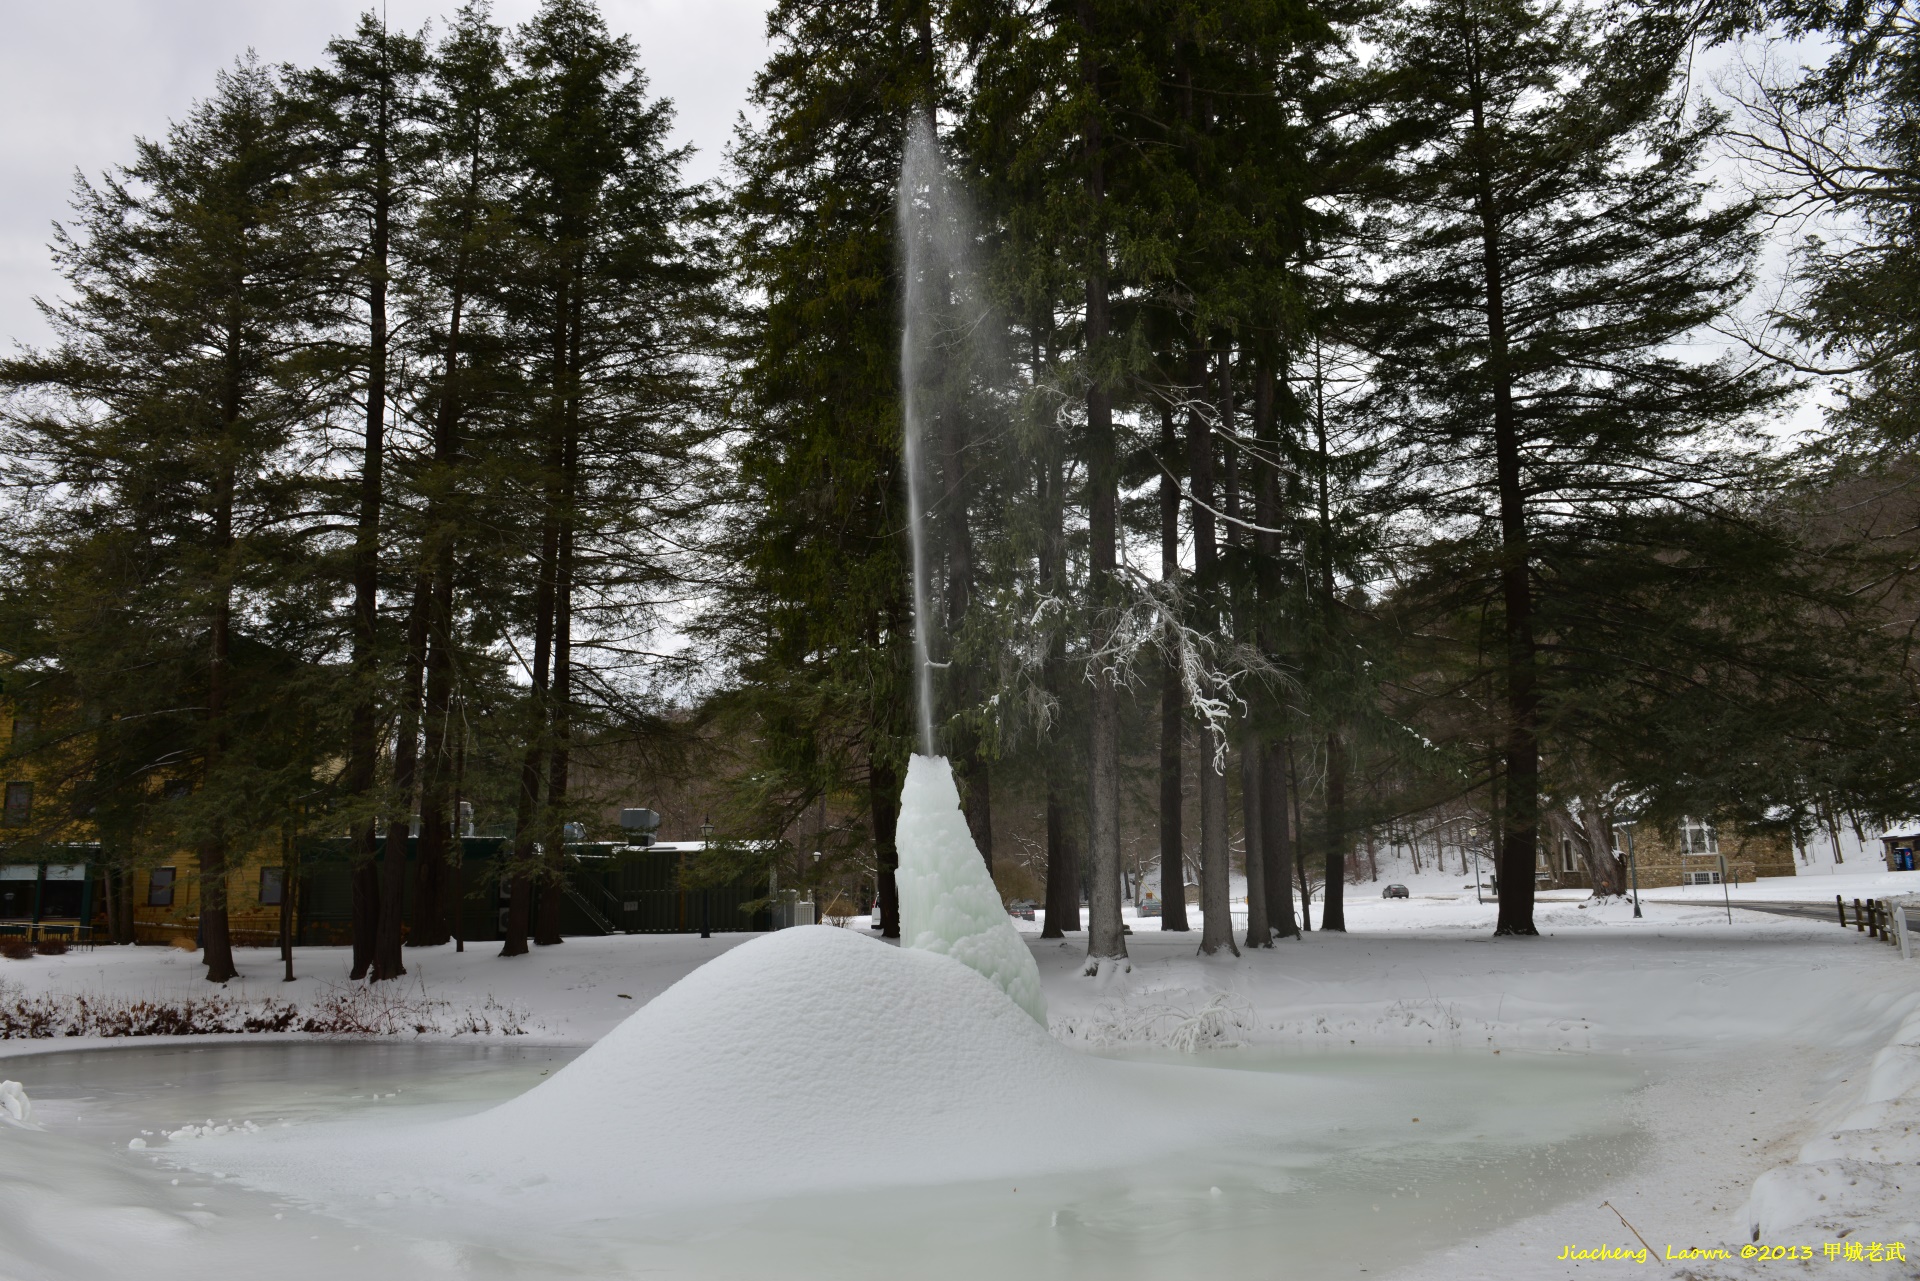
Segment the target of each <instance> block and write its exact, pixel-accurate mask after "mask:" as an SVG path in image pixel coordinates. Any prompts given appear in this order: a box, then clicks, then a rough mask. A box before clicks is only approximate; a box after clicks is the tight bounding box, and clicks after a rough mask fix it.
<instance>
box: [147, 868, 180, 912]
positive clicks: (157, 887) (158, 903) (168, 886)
mask: <svg viewBox="0 0 1920 1281" xmlns="http://www.w3.org/2000/svg"><path fill="white" fill-rule="evenodd" d="M162 873H165V875H166V880H165V881H164V882H162V881H161V880H160V879H159V878H160V876H161V874H162ZM179 887H180V869H179V868H177V867H156V868H153V869H152V870H150V871H149V872H148V873H147V906H148V907H172V906H173V893H174V891H175V890H176V889H178V888H179ZM162 893H164V894H165V895H166V898H164V899H161V898H157V897H155V896H156V895H159V894H162Z"/></svg>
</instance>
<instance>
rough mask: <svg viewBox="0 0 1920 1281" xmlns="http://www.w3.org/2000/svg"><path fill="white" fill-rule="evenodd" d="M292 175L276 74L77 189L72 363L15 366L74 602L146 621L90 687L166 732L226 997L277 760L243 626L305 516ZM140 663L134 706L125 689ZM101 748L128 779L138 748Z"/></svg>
mask: <svg viewBox="0 0 1920 1281" xmlns="http://www.w3.org/2000/svg"><path fill="white" fill-rule="evenodd" d="M294 156H295V151H294V148H293V146H292V142H291V138H290V136H289V124H288V120H287V117H286V115H285V113H284V112H283V111H282V110H281V100H280V94H279V86H278V85H277V84H276V82H275V79H274V77H273V76H272V75H271V74H270V73H269V72H268V71H266V70H265V69H264V68H262V67H260V66H259V65H258V64H256V63H251V62H245V63H241V64H238V65H237V66H236V67H235V68H233V69H232V70H230V71H227V72H223V73H222V74H221V76H220V77H219V80H218V81H217V84H216V88H215V92H214V94H213V96H212V97H211V98H209V99H208V100H206V101H205V102H203V103H200V104H199V105H197V106H196V107H195V109H194V110H193V111H192V113H190V114H189V115H188V117H187V118H186V120H184V121H183V122H181V123H180V124H177V125H175V126H173V127H172V128H171V129H170V130H169V131H168V134H167V136H166V137H165V139H163V140H160V141H150V140H142V141H140V142H139V143H138V144H137V155H136V159H135V160H134V161H133V163H131V164H130V165H127V166H125V167H124V168H123V169H120V170H118V171H116V172H115V173H114V174H113V175H111V176H110V177H108V178H106V179H105V180H104V181H102V182H101V183H99V184H98V185H95V184H91V183H87V182H85V181H82V182H81V183H80V185H79V187H78V190H77V192H76V196H75V214H76V217H75V224H74V230H73V231H71V232H68V231H64V230H63V231H62V232H61V233H60V234H59V238H58V241H57V245H56V251H57V257H58V262H59V265H60V267H61V270H62V272H63V274H64V275H65V276H66V278H67V281H68V284H69V287H70V289H71V290H72V297H71V298H70V299H69V300H68V301H67V302H65V303H63V304H61V305H58V306H54V307H50V308H49V309H48V315H49V318H50V320H51V321H52V322H53V324H54V327H55V332H56V334H57V335H58V338H59V342H58V345H57V346H56V347H55V348H54V350H52V351H51V352H48V353H46V354H43V355H35V356H28V357H23V358H20V359H17V360H13V361H10V362H8V363H7V364H6V366H5V367H4V377H5V381H6V382H7V384H8V385H10V386H11V387H13V388H15V389H18V390H22V391H29V392H32V393H35V397H36V399H30V400H26V401H21V402H16V403H17V408H18V412H17V413H16V415H15V416H14V417H13V418H12V431H13V433H14V439H13V441H12V442H10V443H11V445H12V449H11V452H12V454H13V455H14V457H15V458H16V460H19V465H22V466H24V467H25V468H27V469H28V470H29V471H30V472H31V473H32V479H33V483H34V484H35V485H36V486H37V487H39V488H40V489H41V492H42V493H43V494H45V495H46V498H47V501H48V502H49V503H50V504H51V505H52V507H51V508H50V510H54V509H59V510H61V511H62V518H63V519H65V520H68V521H72V522H77V523H78V524H79V525H91V526H93V532H94V533H95V534H96V535H97V537H92V538H89V539H88V540H86V545H85V546H79V547H74V548H73V550H74V551H75V552H76V553H77V554H76V556H75V558H74V559H73V560H72V561H70V562H69V564H70V565H71V567H72V568H71V572H70V573H69V574H67V575H63V580H64V582H65V583H66V584H69V585H72V586H75V587H78V588H80V589H81V590H82V591H84V592H86V593H87V594H86V596H84V597H82V600H84V601H86V602H88V603H89V604H90V605H91V607H92V608H94V609H96V610H98V609H112V608H114V607H111V606H108V605H107V604H106V603H105V602H104V601H102V600H101V599H100V598H99V596H98V595H96V594H95V593H98V592H100V591H103V590H105V591H116V590H127V591H129V593H130V594H129V595H128V596H127V597H126V598H125V599H127V600H129V601H131V602H133V604H134V613H133V615H132V617H133V618H134V619H135V620H136V624H137V625H136V627H135V628H134V629H133V630H132V631H131V632H123V633H121V635H122V637H123V638H124V641H125V643H126V646H127V647H125V648H117V649H116V650H114V651H112V652H106V653H102V652H99V651H96V653H95V656H94V657H93V658H92V659H91V660H89V661H87V662H85V663H83V664H82V666H84V667H86V668H90V669H91V670H92V671H94V672H96V673H102V674H111V673H112V672H113V671H114V670H115V669H119V671H120V672H121V673H122V675H120V676H119V677H118V678H117V679H116V680H115V681H114V683H115V684H117V685H118V686H119V689H118V691H117V693H115V694H113V695H110V696H109V697H107V698H105V699H103V705H101V706H100V708H99V711H100V713H101V714H103V715H106V716H113V715H120V716H122V717H123V718H124V717H126V716H131V715H134V714H137V713H141V712H146V711H151V710H160V711H162V712H163V714H164V720H165V722H166V723H167V725H168V728H169V729H171V730H172V731H173V734H174V737H173V738H172V741H171V742H170V743H169V744H168V746H167V748H166V750H165V752H164V755H161V756H159V757H158V758H157V759H159V760H161V761H164V762H165V764H164V765H163V767H162V768H164V769H165V770H166V771H167V776H169V777H172V778H174V779H176V780H178V782H179V783H180V784H181V785H182V786H181V787H180V791H181V792H182V795H180V796H178V797H177V798H176V799H175V800H174V802H173V803H172V804H173V808H171V810H170V812H169V814H168V820H169V821H168V824H167V825H168V826H169V827H170V828H171V830H172V832H173V834H174V835H175V836H176V837H177V838H178V839H181V840H183V841H186V842H189V843H191V844H192V845H194V846H195V847H197V850H198V856H199V881H200V895H201V942H202V945H203V948H204V958H205V961H206V966H207V977H208V979H209V980H211V981H214V982H225V981H226V980H227V979H230V978H232V977H233V976H234V974H235V969H234V963H233V952H232V942H231V937H230V935H229V933H228V927H227V907H226V883H227V872H228V858H229V855H230V853H231V852H232V850H233V849H234V848H235V847H236V846H239V845H244V844H245V843H246V842H248V841H250V840H251V839H254V838H256V837H258V836H260V835H261V834H262V833H263V832H271V831H273V830H275V829H276V827H277V825H278V821H279V814H278V813H276V812H272V807H271V806H270V805H266V804H264V803H263V801H262V797H263V795H264V794H266V793H267V792H268V791H270V790H271V789H269V788H268V787H266V786H265V785H264V783H263V779H262V771H263V769H266V768H268V765H267V764H266V762H268V761H270V760H271V754H270V753H268V752H266V751H264V750H262V745H261V743H260V742H259V741H258V740H257V738H256V735H257V733H258V732H259V723H260V715H259V710H258V709H259V708H260V707H261V706H262V705H261V704H259V703H250V702H248V701H246V679H247V672H248V670H249V669H250V667H251V666H252V663H251V662H250V659H249V651H250V650H251V649H252V642H250V641H249V640H247V639H246V638H245V637H244V636H243V635H242V634H241V628H240V625H239V623H238V621H237V620H239V619H240V618H242V617H247V618H258V617H259V616H261V615H262V614H267V613H270V612H271V611H270V609H269V605H270V602H271V601H272V599H273V597H274V594H275V593H274V591H273V584H274V582H275V579H276V573H277V566H278V565H279V564H282V563H284V561H283V558H284V556H285V555H286V554H287V550H288V549H287V548H286V547H285V544H284V538H285V534H286V530H287V529H288V527H289V525H290V523H291V518H292V517H294V516H295V515H296V514H297V512H298V490H297V487H296V486H294V485H291V484H289V478H288V476H287V474H286V473H285V472H284V471H283V470H282V469H283V466H284V464H285V460H286V451H287V449H288V447H289V444H290V442H291V441H293V440H294V438H295V437H296V435H297V432H298V427H299V423H300V420H301V417H302V415H303V414H304V413H305V411H306V410H307V408H308V406H309V404H310V403H311V402H312V400H313V399H314V398H315V396H316V388H315V386H314V384H313V381H312V378H311V376H310V374H309V373H308V372H307V371H306V367H305V365H304V363H303V362H302V361H301V360H299V359H298V357H299V355H300V354H301V353H302V351H303V350H304V349H305V348H307V347H309V346H310V345H311V343H312V341H313V339H314V338H315V337H316V335H317V334H318V332H319V329H320V322H321V320H322V318H323V314H324V313H323V309H322V307H321V304H320V301H319V298H318V295H317V291H316V290H315V289H314V288H313V286H312V279H313V274H314V265H315V257H316V249H315V246H314V244H313V243H312V241H311V239H310V238H309V235H308V232H309V230H310V228H311V224H312V220H311V218H310V217H309V216H308V214H307V211H306V209H305V206H304V188H303V186H302V184H301V183H300V182H299V181H297V178H298V174H297V171H296V166H295V160H294ZM43 528H47V527H43ZM69 532H77V528H76V527H75V526H70V529H69ZM49 533H50V534H51V535H52V536H53V538H54V539H55V540H57V541H56V542H55V544H54V545H55V546H56V547H57V546H59V540H62V539H63V535H62V533H61V531H59V530H57V529H49ZM69 546H72V545H71V544H69ZM98 570H105V571H107V576H106V577H104V578H103V577H99V576H97V574H96V572H95V571H98ZM136 575H137V577H136ZM83 607H84V606H83ZM143 645H151V646H152V652H151V657H150V659H149V660H148V661H147V662H145V663H143V662H142V660H141V658H140V655H139V652H138V648H136V647H139V646H143ZM141 666H144V667H145V670H144V671H143V672H142V674H141V676H140V678H139V679H140V680H141V682H143V683H144V684H145V686H146V693H145V694H144V695H141V694H139V691H138V690H136V689H133V688H131V687H130V686H129V685H128V684H127V677H126V675H125V674H126V673H130V672H132V671H133V670H134V669H135V668H136V667H141ZM104 692H105V691H103V693H104ZM136 697H137V698H138V701H134V700H135V698H136ZM256 697H257V695H256ZM186 707H194V708H196V709H197V711H195V712H192V713H185V712H184V709H185V708H186ZM169 708H171V709H172V710H167V709H169ZM103 741H104V742H107V743H110V744H116V745H117V746H116V749H115V752H114V754H115V755H118V758H119V761H120V763H121V764H122V765H124V764H125V763H126V761H127V757H126V756H125V755H120V754H119V752H118V748H119V747H125V746H126V745H127V740H126V739H124V738H123V737H122V736H120V735H118V734H117V733H114V734H109V735H108V736H106V738H105V739H104V740H103ZM146 750H147V751H148V753H149V755H150V756H151V754H152V749H151V747H149V748H148V749H146ZM119 772H120V774H121V779H120V781H121V782H123V783H124V784H126V785H127V786H129V787H131V788H132V789H134V790H135V791H137V790H138V789H139V788H141V787H144V786H146V779H145V778H141V779H140V780H138V781H137V782H136V781H134V780H131V779H126V778H125V776H124V770H121V771H119ZM109 777H113V774H112V773H110V774H109ZM120 804H121V805H122V806H123V807H127V806H130V805H131V804H132V802H129V801H127V800H126V799H125V794H124V793H123V797H122V800H121V802H120Z"/></svg>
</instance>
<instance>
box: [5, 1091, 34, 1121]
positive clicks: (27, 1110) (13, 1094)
mask: <svg viewBox="0 0 1920 1281" xmlns="http://www.w3.org/2000/svg"><path fill="white" fill-rule="evenodd" d="M0 1119H5V1120H8V1121H12V1122H13V1123H14V1124H15V1125H32V1124H33V1100H31V1099H29V1098H28V1097H27V1091H26V1087H25V1086H23V1085H21V1084H20V1082H18V1081H0Z"/></svg>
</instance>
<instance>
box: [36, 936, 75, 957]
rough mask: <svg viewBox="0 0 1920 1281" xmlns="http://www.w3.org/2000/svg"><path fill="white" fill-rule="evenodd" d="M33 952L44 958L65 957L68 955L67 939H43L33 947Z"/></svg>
mask: <svg viewBox="0 0 1920 1281" xmlns="http://www.w3.org/2000/svg"><path fill="white" fill-rule="evenodd" d="M33 950H34V951H36V952H38V953H40V955H42V956H65V955H66V954H67V941H66V940H65V939H53V938H42V939H40V940H39V941H38V942H36V943H35V944H34V945H33Z"/></svg>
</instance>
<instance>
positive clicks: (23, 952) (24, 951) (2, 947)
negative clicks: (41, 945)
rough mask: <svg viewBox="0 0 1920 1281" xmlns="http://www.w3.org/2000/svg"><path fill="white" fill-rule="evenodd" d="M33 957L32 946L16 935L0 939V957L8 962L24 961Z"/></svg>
mask: <svg viewBox="0 0 1920 1281" xmlns="http://www.w3.org/2000/svg"><path fill="white" fill-rule="evenodd" d="M32 955H33V944H31V943H29V942H27V940H26V939H24V938H22V937H21V936H20V935H18V934H9V935H7V936H6V937H5V938H0V956H4V957H6V958H7V959H8V960H9V961H24V960H26V959H27V958H29V957H31V956H32Z"/></svg>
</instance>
